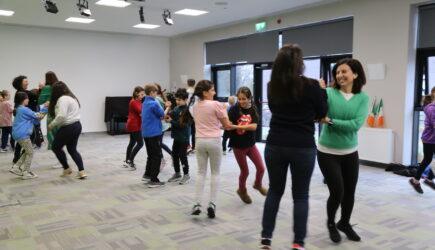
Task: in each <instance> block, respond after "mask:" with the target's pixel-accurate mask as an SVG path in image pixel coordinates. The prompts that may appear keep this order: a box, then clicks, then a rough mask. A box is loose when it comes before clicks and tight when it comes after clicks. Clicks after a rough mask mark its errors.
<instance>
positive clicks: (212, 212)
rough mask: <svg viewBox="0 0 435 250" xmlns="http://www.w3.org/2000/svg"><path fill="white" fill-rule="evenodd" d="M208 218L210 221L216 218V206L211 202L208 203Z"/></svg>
mask: <svg viewBox="0 0 435 250" xmlns="http://www.w3.org/2000/svg"><path fill="white" fill-rule="evenodd" d="M207 216H208V218H210V219H214V218H215V217H216V205H215V204H214V203H213V202H211V201H210V202H209V203H208V208H207Z"/></svg>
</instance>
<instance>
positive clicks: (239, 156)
mask: <svg viewBox="0 0 435 250" xmlns="http://www.w3.org/2000/svg"><path fill="white" fill-rule="evenodd" d="M233 151H234V156H235V157H236V160H237V163H238V164H239V167H240V176H239V189H240V190H246V180H247V179H248V175H249V168H248V161H247V157H249V159H251V161H252V162H253V163H254V165H255V168H256V169H257V174H256V175H255V183H254V185H255V186H259V187H261V185H262V180H263V175H264V163H263V159H262V158H261V155H260V152H259V151H258V149H257V147H256V146H255V145H254V146H252V147H250V148H233Z"/></svg>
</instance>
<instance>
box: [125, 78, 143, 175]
mask: <svg viewBox="0 0 435 250" xmlns="http://www.w3.org/2000/svg"><path fill="white" fill-rule="evenodd" d="M144 96H145V90H144V88H142V87H141V86H137V87H136V88H134V91H133V97H132V98H131V100H130V104H129V105H128V119H127V125H126V128H127V132H129V133H130V142H129V143H128V146H127V153H126V156H125V165H124V166H125V167H130V168H131V169H132V170H136V165H135V164H134V158H135V157H136V154H137V153H138V152H139V150H140V149H141V148H142V147H143V144H144V143H143V138H142V133H141V126H142V118H141V113H142V100H143V98H144Z"/></svg>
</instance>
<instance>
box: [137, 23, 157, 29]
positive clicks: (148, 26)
mask: <svg viewBox="0 0 435 250" xmlns="http://www.w3.org/2000/svg"><path fill="white" fill-rule="evenodd" d="M133 27H134V28H139V29H155V28H158V27H160V25H156V24H148V23H140V24H136V25H135V26H133Z"/></svg>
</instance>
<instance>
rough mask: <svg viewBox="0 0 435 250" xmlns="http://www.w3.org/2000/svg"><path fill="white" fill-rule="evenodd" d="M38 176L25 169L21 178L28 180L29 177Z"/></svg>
mask: <svg viewBox="0 0 435 250" xmlns="http://www.w3.org/2000/svg"><path fill="white" fill-rule="evenodd" d="M37 177H38V176H37V175H36V174H34V173H32V172H30V171H24V172H23V176H21V179H23V180H28V179H33V178H37Z"/></svg>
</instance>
